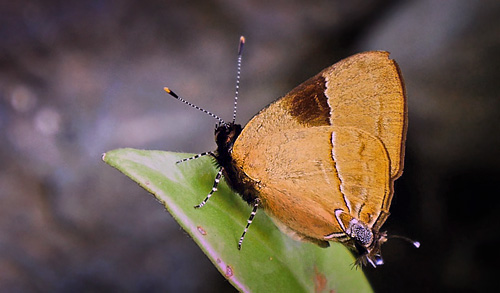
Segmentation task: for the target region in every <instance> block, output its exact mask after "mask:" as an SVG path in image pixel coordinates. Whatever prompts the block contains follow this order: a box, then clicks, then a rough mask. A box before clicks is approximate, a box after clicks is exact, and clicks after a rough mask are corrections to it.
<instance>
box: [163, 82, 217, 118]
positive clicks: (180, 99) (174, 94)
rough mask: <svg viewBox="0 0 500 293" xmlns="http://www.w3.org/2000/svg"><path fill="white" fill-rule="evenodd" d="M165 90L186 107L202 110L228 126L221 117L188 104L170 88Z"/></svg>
mask: <svg viewBox="0 0 500 293" xmlns="http://www.w3.org/2000/svg"><path fill="white" fill-rule="evenodd" d="M163 90H165V91H166V92H167V94H169V95H171V96H172V97H174V98H176V99H177V100H179V101H181V102H183V103H184V104H186V105H188V106H191V107H193V108H195V109H198V110H200V111H201V112H203V113H205V114H208V115H210V116H212V117H214V118H215V119H217V120H219V122H220V123H222V124H226V122H224V120H222V118H220V117H219V116H217V115H215V114H214V113H212V112H209V111H207V110H205V109H203V108H200V107H198V106H196V105H193V104H191V103H190V102H188V101H186V100H184V99H183V98H181V97H179V96H178V95H177V94H176V93H174V92H173V91H172V90H171V89H169V88H168V87H164V88H163Z"/></svg>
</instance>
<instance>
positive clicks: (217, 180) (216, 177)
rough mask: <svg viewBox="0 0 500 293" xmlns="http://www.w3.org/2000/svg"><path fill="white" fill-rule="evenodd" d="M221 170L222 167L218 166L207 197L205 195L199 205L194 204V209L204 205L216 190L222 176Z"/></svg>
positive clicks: (222, 169)
mask: <svg viewBox="0 0 500 293" xmlns="http://www.w3.org/2000/svg"><path fill="white" fill-rule="evenodd" d="M223 171H224V168H220V170H219V173H217V175H216V176H215V180H214V186H213V187H212V190H210V192H209V193H208V195H207V197H205V199H204V200H203V201H202V202H201V203H200V204H199V205H197V206H194V208H195V209H198V208H201V207H202V206H204V205H205V204H206V203H207V201H208V200H209V199H210V197H211V196H212V194H214V192H216V191H217V187H218V186H219V182H220V178H221V177H222V172H223Z"/></svg>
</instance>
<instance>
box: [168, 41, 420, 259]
mask: <svg viewBox="0 0 500 293" xmlns="http://www.w3.org/2000/svg"><path fill="white" fill-rule="evenodd" d="M244 43H245V38H244V37H241V38H240V43H239V50H238V72H237V83H236V98H235V109H234V115H233V121H232V122H225V121H224V120H222V119H221V118H219V117H218V116H217V115H215V114H212V113H211V112H209V111H206V110H204V109H201V108H199V107H197V106H195V105H193V104H191V103H189V102H187V101H186V100H184V99H183V98H181V97H179V96H178V95H177V94H176V93H174V92H173V91H172V90H170V89H169V88H164V89H165V91H166V92H167V93H169V94H170V95H171V96H173V97H174V98H176V99H178V100H180V101H182V102H184V103H186V104H188V105H190V106H192V107H194V108H196V109H199V110H201V111H203V112H205V113H207V114H209V115H211V116H212V117H214V118H216V119H217V120H219V122H218V124H217V126H216V129H215V141H216V144H217V149H216V151H213V152H205V153H202V154H198V155H196V156H194V157H191V158H186V159H184V160H182V162H184V161H188V160H191V159H196V158H199V157H201V156H211V157H212V158H214V159H215V161H216V163H217V165H218V168H219V171H218V173H217V175H216V177H215V180H214V185H213V187H212V190H211V191H210V192H209V194H208V196H207V197H206V198H205V199H204V200H203V202H201V203H200V204H199V205H197V206H196V207H197V208H200V207H202V206H203V205H205V204H206V203H207V201H208V200H209V199H210V197H211V196H212V195H213V194H214V193H215V192H216V191H217V186H218V184H219V182H220V180H221V179H222V177H223V178H224V180H226V182H227V183H228V185H229V186H230V187H231V188H232V189H233V190H234V191H236V192H237V193H238V194H240V195H241V197H242V198H243V199H244V200H245V201H246V202H248V203H249V204H250V205H251V206H253V209H252V212H251V214H250V217H249V219H248V222H247V225H246V227H245V229H244V231H243V234H242V235H241V238H240V240H239V242H238V248H239V249H241V245H242V242H243V239H244V237H245V234H246V233H247V231H248V228H249V227H250V225H251V223H252V220H253V218H254V216H255V214H256V212H257V210H258V209H259V208H262V209H263V210H264V211H265V212H266V213H267V214H268V215H270V216H271V218H272V219H273V221H274V223H275V224H276V226H278V227H279V228H280V230H281V231H283V232H284V233H286V234H288V235H289V236H291V237H292V238H294V239H297V240H302V241H308V242H312V243H315V244H317V245H319V246H321V247H328V246H329V241H337V242H341V243H343V244H344V245H346V246H347V247H349V248H351V249H352V250H353V251H355V252H356V254H357V255H358V259H357V261H356V264H357V265H366V264H367V263H369V264H371V265H372V266H374V267H376V266H377V265H381V264H383V259H382V256H381V253H380V248H381V245H382V244H383V243H384V242H386V241H387V238H388V237H387V233H386V232H381V231H380V229H381V226H382V225H383V224H384V222H385V221H386V220H387V217H388V216H389V207H390V204H391V200H392V197H393V192H394V187H393V185H394V181H395V180H396V179H397V178H398V177H400V176H401V174H402V171H403V158H404V150H405V139H406V130H407V121H408V119H407V102H406V94H405V88H404V82H403V78H402V76H401V72H400V70H399V67H398V65H397V64H396V62H395V61H394V60H391V59H390V58H389V53H388V52H384V51H370V52H364V53H359V54H356V55H353V56H350V57H348V58H346V59H343V60H341V61H339V62H338V63H336V64H334V65H332V66H330V67H328V68H326V69H324V70H323V71H321V72H320V73H318V74H317V75H315V76H313V77H312V78H310V79H308V80H307V81H305V82H303V83H302V84H300V85H299V86H297V87H296V88H294V89H293V90H292V91H290V92H289V93H288V94H286V95H285V96H283V97H281V98H279V99H277V100H276V101H274V102H272V103H271V104H270V105H268V106H267V107H265V108H264V109H262V110H261V111H260V112H259V113H257V114H256V115H255V116H254V117H253V118H252V119H251V120H250V121H249V122H248V123H247V125H246V126H245V127H244V128H242V126H241V125H240V124H237V123H235V117H236V101H237V97H238V90H239V80H240V72H241V70H240V69H241V56H242V54H241V53H242V48H243V45H244ZM413 244H414V245H415V246H417V247H418V246H419V243H418V242H413Z"/></svg>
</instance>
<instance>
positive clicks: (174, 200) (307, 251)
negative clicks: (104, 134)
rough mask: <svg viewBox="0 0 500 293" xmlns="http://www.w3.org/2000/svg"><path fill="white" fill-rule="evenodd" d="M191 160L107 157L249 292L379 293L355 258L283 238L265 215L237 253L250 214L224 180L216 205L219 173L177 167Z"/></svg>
mask: <svg viewBox="0 0 500 293" xmlns="http://www.w3.org/2000/svg"><path fill="white" fill-rule="evenodd" d="M190 156H191V155H190V154H180V153H171V152H162V151H146V150H135V149H117V150H113V151H109V152H107V153H105V154H104V155H103V160H104V162H106V163H107V164H109V165H111V166H113V167H115V168H116V169H118V170H120V171H121V172H123V173H124V174H125V175H127V176H128V177H130V178H131V179H132V180H134V181H135V182H137V183H138V184H139V185H140V186H142V187H143V188H144V189H146V190H147V191H149V192H150V193H152V194H153V195H154V196H155V197H156V198H157V199H158V200H159V201H160V202H161V203H162V204H164V205H165V207H166V208H167V210H168V211H169V212H170V213H171V214H172V216H173V217H174V218H175V219H176V220H177V222H178V223H179V224H180V225H181V226H182V227H183V228H184V230H186V232H187V233H188V234H189V235H190V236H191V237H192V238H193V240H194V241H195V242H196V243H197V244H198V245H199V246H200V248H201V249H202V250H203V252H204V253H205V254H206V255H207V256H208V257H209V258H210V260H211V261H212V263H213V264H214V265H215V266H216V267H217V269H218V270H219V271H220V272H221V273H222V275H224V277H226V278H227V279H228V280H229V282H231V284H233V285H234V287H236V288H237V289H238V290H240V291H242V292H372V289H371V287H370V285H369V283H368V281H367V280H366V278H365V276H364V274H363V272H362V271H361V270H359V269H358V270H356V269H353V268H352V264H353V262H354V258H353V256H352V255H351V253H350V252H349V251H348V250H347V248H345V247H344V246H343V245H341V244H338V243H331V246H330V247H329V248H320V247H317V246H316V245H314V244H310V243H303V242H298V241H295V240H292V239H290V238H289V237H288V236H286V235H285V234H283V233H281V232H280V231H279V230H278V229H277V228H276V226H275V225H274V224H273V222H272V221H271V219H270V218H269V217H268V216H267V215H266V214H265V213H264V212H263V210H259V212H258V213H257V215H256V217H255V219H254V221H253V223H252V225H251V226H250V229H249V231H248V233H247V235H246V237H245V240H244V241H243V246H242V249H241V250H238V248H237V246H238V245H237V244H238V240H239V238H240V236H241V233H242V232H243V229H244V226H245V225H246V221H247V219H248V217H249V215H250V212H251V208H250V206H249V205H248V204H246V203H245V202H244V201H243V200H242V199H241V198H240V197H239V196H238V195H237V194H236V193H234V192H232V191H231V190H230V188H229V187H228V186H227V184H226V183H225V182H224V180H222V181H221V184H220V185H219V190H218V191H217V192H216V193H215V194H214V195H213V196H212V197H211V198H210V201H209V202H208V203H207V204H206V205H205V206H203V207H202V208H200V209H195V208H193V207H194V206H195V205H197V204H199V203H200V202H201V201H202V200H203V199H204V198H205V196H206V195H207V193H208V192H209V191H210V189H211V188H212V185H213V181H214V178H215V175H216V174H217V170H216V168H215V165H214V162H213V159H212V158H210V157H208V156H206V157H202V158H199V159H196V160H192V161H188V162H183V163H181V164H176V163H175V162H176V161H178V160H179V159H181V158H186V157H190Z"/></svg>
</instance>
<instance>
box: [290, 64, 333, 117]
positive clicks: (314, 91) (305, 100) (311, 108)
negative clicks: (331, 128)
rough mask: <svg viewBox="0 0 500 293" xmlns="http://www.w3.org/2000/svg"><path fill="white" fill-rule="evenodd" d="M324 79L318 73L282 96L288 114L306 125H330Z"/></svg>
mask: <svg viewBox="0 0 500 293" xmlns="http://www.w3.org/2000/svg"><path fill="white" fill-rule="evenodd" d="M325 86H326V83H325V79H324V78H323V76H322V75H321V74H318V75H316V76H314V77H312V78H310V79H309V80H307V81H305V82H304V83H302V84H301V85H299V86H297V87H296V88H294V89H293V90H292V91H290V92H289V93H288V94H287V95H286V96H285V97H284V98H283V101H284V103H283V106H284V107H285V108H286V109H287V111H288V112H289V113H290V115H291V116H292V117H294V118H296V119H297V121H299V122H300V123H302V124H306V125H307V126H322V125H330V106H329V105H328V101H327V97H326V96H325V89H326V87H325Z"/></svg>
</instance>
